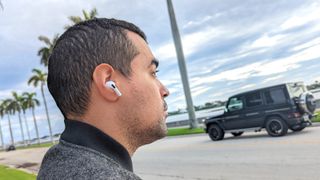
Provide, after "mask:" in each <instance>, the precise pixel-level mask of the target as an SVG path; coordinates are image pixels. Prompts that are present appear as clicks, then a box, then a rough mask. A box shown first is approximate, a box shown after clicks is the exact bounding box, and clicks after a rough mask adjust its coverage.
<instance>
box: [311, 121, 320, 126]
mask: <svg viewBox="0 0 320 180" xmlns="http://www.w3.org/2000/svg"><path fill="white" fill-rule="evenodd" d="M317 126H320V122H313V123H312V126H310V127H317Z"/></svg>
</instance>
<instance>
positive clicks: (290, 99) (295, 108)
mask: <svg viewBox="0 0 320 180" xmlns="http://www.w3.org/2000/svg"><path fill="white" fill-rule="evenodd" d="M315 109H316V104H315V100H314V97H313V95H312V94H311V93H310V92H308V91H307V90H306V87H305V86H304V85H303V83H302V82H296V83H286V84H280V85H276V86H271V87H266V88H262V89H257V90H253V91H249V92H245V93H241V94H237V95H234V96H232V97H230V98H229V100H228V102H227V105H226V108H225V112H224V114H222V115H220V116H214V117H209V118H207V119H206V120H205V121H204V124H205V131H206V133H208V134H209V136H210V138H211V139H212V140H213V141H218V140H222V139H223V138H224V134H225V133H227V132H230V133H231V134H232V135H234V136H240V135H242V133H243V132H244V131H255V132H258V131H261V129H263V128H265V129H266V130H267V132H268V134H269V135H270V136H273V137H275V136H283V135H285V134H286V133H287V132H288V129H291V130H292V131H301V130H303V129H304V128H305V127H307V126H309V125H311V121H310V119H311V118H313V117H314V116H315V114H314V111H315Z"/></svg>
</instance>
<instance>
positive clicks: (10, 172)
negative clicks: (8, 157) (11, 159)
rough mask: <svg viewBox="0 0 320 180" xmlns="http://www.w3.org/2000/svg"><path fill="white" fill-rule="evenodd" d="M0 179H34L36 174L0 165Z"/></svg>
mask: <svg viewBox="0 0 320 180" xmlns="http://www.w3.org/2000/svg"><path fill="white" fill-rule="evenodd" d="M0 179H5V180H35V179H36V175H34V174H29V173H26V172H23V171H20V170H16V169H12V168H9V167H6V166H2V165H0Z"/></svg>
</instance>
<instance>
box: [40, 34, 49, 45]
mask: <svg viewBox="0 0 320 180" xmlns="http://www.w3.org/2000/svg"><path fill="white" fill-rule="evenodd" d="M38 39H39V40H40V41H43V42H44V43H45V44H46V45H48V46H50V45H52V44H51V42H50V39H49V38H48V37H46V36H39V37H38Z"/></svg>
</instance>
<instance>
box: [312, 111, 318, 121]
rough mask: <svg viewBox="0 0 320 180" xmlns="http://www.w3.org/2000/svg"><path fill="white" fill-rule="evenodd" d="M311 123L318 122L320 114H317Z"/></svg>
mask: <svg viewBox="0 0 320 180" xmlns="http://www.w3.org/2000/svg"><path fill="white" fill-rule="evenodd" d="M312 122H320V112H318V116H316V117H315V118H313V119H312Z"/></svg>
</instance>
